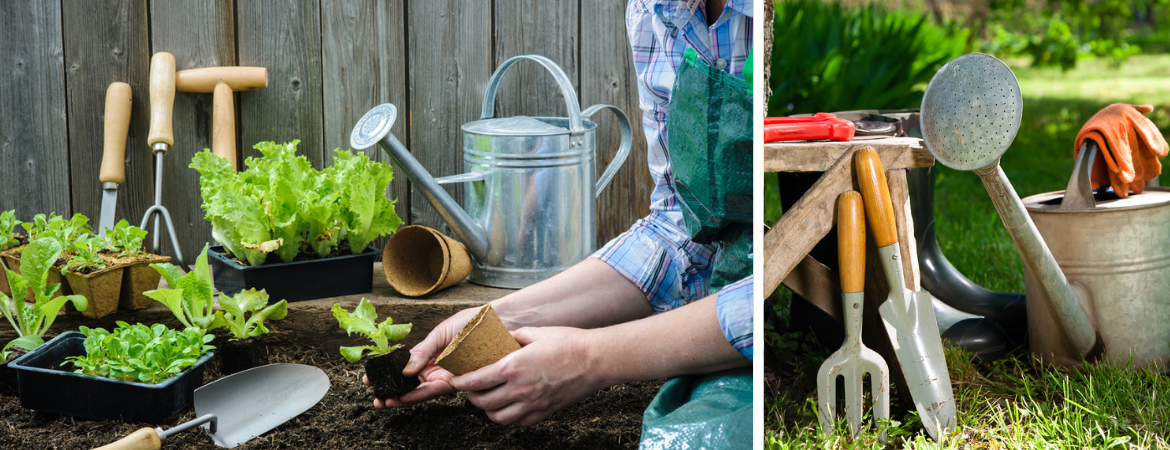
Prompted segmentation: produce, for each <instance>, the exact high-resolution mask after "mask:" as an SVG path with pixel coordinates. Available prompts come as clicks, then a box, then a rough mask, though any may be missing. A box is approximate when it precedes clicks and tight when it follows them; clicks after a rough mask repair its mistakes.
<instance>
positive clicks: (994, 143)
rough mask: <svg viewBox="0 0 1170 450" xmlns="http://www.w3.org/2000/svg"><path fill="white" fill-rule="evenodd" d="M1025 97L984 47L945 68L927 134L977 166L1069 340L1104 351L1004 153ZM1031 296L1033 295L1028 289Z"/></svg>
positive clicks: (943, 153)
mask: <svg viewBox="0 0 1170 450" xmlns="http://www.w3.org/2000/svg"><path fill="white" fill-rule="evenodd" d="M1023 111H1024V102H1023V96H1022V95H1021V93H1020V85H1019V82H1017V80H1016V76H1015V74H1013V73H1012V71H1011V69H1010V68H1008V66H1007V64H1004V63H1003V61H1000V60H998V59H996V58H995V57H994V56H991V55H987V54H983V53H969V54H966V55H962V56H960V57H958V58H955V59H953V60H951V61H950V62H948V63H947V64H946V65H944V66H943V67H942V68H941V69H939V70H938V73H936V74H935V75H934V77H932V78H931V80H930V84H928V85H927V87H926V92H925V93H924V94H923V97H922V107H921V120H922V138H923V141H925V143H926V148H927V149H928V150H930V153H931V154H932V155H934V158H935V159H936V160H938V162H940V163H942V164H943V165H945V166H947V167H950V168H952V169H955V170H971V171H974V172H975V174H976V175H979V178H980V180H982V181H983V186H984V187H985V188H987V191H988V194H989V195H990V196H991V200H992V203H994V204H995V209H996V211H998V212H999V216H1000V219H1002V221H1003V224H1004V227H1006V228H1007V230H1008V233H1010V234H1011V236H1012V241H1013V242H1014V243H1015V245H1016V248H1017V249H1018V250H1019V252H1020V256H1021V257H1022V258H1023V260H1024V266H1025V267H1026V269H1027V270H1028V272H1029V273H1030V274H1031V275H1032V276H1033V278H1034V279H1035V280H1036V281H1037V284H1038V285H1039V288H1040V289H1042V290H1044V291H1045V292H1047V293H1048V295H1046V296H1045V297H1046V298H1048V299H1051V301H1052V303H1053V305H1051V307H1052V309H1053V310H1054V311H1055V312H1056V315H1057V317H1058V318H1059V319H1060V322H1061V323H1062V324H1063V329H1064V333H1065V334H1066V335H1067V336H1068V338H1069V339H1068V340H1069V342H1071V343H1072V345H1073V347H1075V349H1076V350H1077V351H1078V352H1079V353H1080V354H1081V355H1082V356H1089V357H1091V356H1092V355H1093V354H1094V353H1096V352H1097V350H1099V340H1098V338H1097V334H1096V330H1095V329H1094V327H1093V325H1092V322H1091V321H1090V320H1089V314H1088V311H1089V310H1090V309H1089V306H1088V298H1087V294H1086V291H1085V290H1084V289H1082V288H1080V287H1079V286H1074V285H1072V284H1070V283H1069V281H1068V279H1067V278H1066V277H1065V276H1064V273H1063V272H1061V270H1060V267H1059V266H1058V265H1057V263H1056V259H1055V258H1054V257H1053V256H1052V252H1051V251H1049V249H1048V247H1047V245H1046V244H1045V243H1044V239H1043V238H1042V237H1041V236H1040V232H1039V231H1038V230H1037V229H1036V225H1035V224H1034V223H1033V222H1032V219H1031V218H1030V217H1029V216H1028V214H1027V213H1026V212H1025V209H1024V204H1023V202H1022V201H1021V200H1020V197H1019V195H1017V194H1016V191H1015V190H1014V189H1013V188H1012V185H1011V182H1010V181H1008V179H1007V176H1006V175H1005V174H1004V172H1003V169H1001V168H1000V166H999V159H1000V157H1001V156H1003V154H1004V152H1006V151H1007V149H1008V147H1010V146H1011V144H1012V141H1013V140H1015V138H1016V133H1017V132H1018V131H1019V129H1020V121H1021V120H1022V118H1023ZM1029 298H1031V295H1029Z"/></svg>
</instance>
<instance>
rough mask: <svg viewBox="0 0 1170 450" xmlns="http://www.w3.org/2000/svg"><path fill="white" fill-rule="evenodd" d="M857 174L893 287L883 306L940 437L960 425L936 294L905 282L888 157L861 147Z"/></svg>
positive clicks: (922, 408)
mask: <svg viewBox="0 0 1170 450" xmlns="http://www.w3.org/2000/svg"><path fill="white" fill-rule="evenodd" d="M854 173H856V174H857V185H858V187H859V190H860V191H861V197H862V198H863V199H864V200H865V215H866V218H868V219H869V226H870V229H871V230H872V231H873V241H874V244H875V245H877V247H878V249H877V250H878V256H879V259H880V260H881V262H882V268H883V269H884V272H885V274H886V283H887V284H888V285H889V287H890V295H889V298H888V299H886V301H885V302H883V303H882V304H881V306H879V307H878V313H880V314H881V317H882V323H883V324H884V325H885V328H886V333H887V334H888V335H889V337H890V345H891V346H893V348H894V354H895V355H896V356H897V358H898V364H899V365H900V366H901V368H902V375H903V376H905V378H906V384H907V386H909V388H910V396H911V398H912V399H913V400H914V408H915V409H917V410H918V417H919V418H921V419H922V425H923V426H924V427H925V428H926V432H927V433H929V434H930V436H931V437H932V438H934V439H938V438H939V436H941V435H942V433H943V432H944V431H945V430H949V429H950V428H951V427H952V426H953V425H954V424H955V398H954V392H953V391H952V390H951V377H950V375H949V374H948V373H947V361H946V358H945V357H944V356H943V346H942V337H940V336H939V332H938V321H937V319H936V318H935V316H934V307H933V306H932V301H931V298H930V293H928V292H926V291H911V290H910V289H906V287H905V286H906V282H905V279H904V278H903V276H902V255H901V250H899V248H898V232H897V225H896V224H895V223H894V204H893V202H892V201H890V188H889V186H888V185H886V172H885V170H884V169H883V168H882V161H881V159H879V158H878V154H877V152H876V151H874V150H873V148H871V147H866V148H863V149H861V150H859V151H858V152H857V154H856V156H855V157H854Z"/></svg>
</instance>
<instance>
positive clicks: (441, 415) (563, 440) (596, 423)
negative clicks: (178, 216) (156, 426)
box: [0, 347, 662, 450]
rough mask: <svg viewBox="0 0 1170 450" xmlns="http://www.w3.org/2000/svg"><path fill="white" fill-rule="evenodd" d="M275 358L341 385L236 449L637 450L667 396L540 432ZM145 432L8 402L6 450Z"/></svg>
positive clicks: (316, 353)
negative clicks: (397, 396) (653, 410)
mask: <svg viewBox="0 0 1170 450" xmlns="http://www.w3.org/2000/svg"><path fill="white" fill-rule="evenodd" d="M270 351H271V354H270V359H271V362H274V363H276V362H295V363H301V364H309V365H313V366H317V367H320V368H321V369H322V370H324V371H325V373H326V374H328V375H329V380H330V383H331V385H332V386H331V387H330V389H329V393H328V394H326V395H325V398H324V399H322V400H321V402H320V403H319V404H317V406H314V407H313V408H311V409H309V410H308V411H305V412H304V413H302V414H301V415H300V416H297V417H295V418H293V419H292V420H289V421H288V422H286V423H284V424H283V425H280V426H278V427H276V428H275V429H273V430H272V431H269V432H268V433H265V434H264V435H262V436H259V437H256V438H254V439H252V440H250V441H248V442H246V443H244V444H241V445H240V446H238V447H236V448H237V449H244V450H250V449H277V448H279V449H309V448H316V449H350V448H353V449H359V448H391V449H400V448H409V449H451V448H458V449H513V448H515V449H556V450H564V449H609V448H637V446H638V438H639V436H640V434H641V428H642V412H643V411H644V410H645V409H646V406H648V405H649V404H650V401H651V400H652V399H653V398H654V395H655V394H656V393H657V392H658V389H659V388H660V387H662V382H661V381H657V382H642V383H631V384H623V385H618V386H614V387H611V388H608V389H605V390H602V391H600V392H597V393H596V394H594V395H592V396H590V397H588V398H586V399H585V400H582V401H581V402H579V403H577V404H576V405H573V406H571V407H569V408H566V409H564V410H561V411H559V412H557V413H554V414H553V415H551V416H549V417H548V418H546V419H544V421H542V422H540V423H539V424H537V425H535V426H531V427H521V426H516V425H499V424H496V423H494V422H492V421H491V420H490V419H488V418H487V415H486V414H484V412H483V411H482V410H480V409H479V408H476V407H475V406H474V405H472V404H471V403H470V402H468V400H467V396H466V395H465V394H456V395H450V396H446V397H441V398H438V399H435V400H432V401H429V402H426V403H422V404H419V405H415V406H413V407H409V408H400V409H384V410H378V409H374V404H373V398H374V397H373V395H372V391H371V389H370V388H369V387H368V386H365V385H364V384H362V381H361V378H362V371H363V368H362V366H361V365H359V364H350V363H348V362H346V361H345V360H344V359H343V358H342V357H341V355H339V354H338V353H337V350H336V349H332V350H329V351H325V350H321V349H317V348H313V347H273V348H270ZM395 353H397V352H395ZM402 353H407V352H402ZM220 376H221V375H220V373H219V372H218V370H216V369H215V368H209V369H208V370H207V373H206V374H205V376H204V382H205V383H206V382H210V381H213V380H215V379H217V378H219V377H220ZM293 394H294V395H295V393H293ZM127 401H134V400H133V399H127ZM194 418H195V413H194V410H193V408H191V407H188V408H187V409H185V410H184V411H182V412H181V413H180V414H176V415H175V416H174V417H171V418H169V419H168V420H167V421H166V422H164V423H163V424H162V428H163V429H167V428H171V427H173V426H175V425H178V424H180V423H182V422H185V421H187V420H191V419H194ZM144 426H148V425H145V424H140V423H123V422H118V421H97V420H87V419H79V418H74V417H68V416H60V415H55V414H44V413H38V412H36V411H32V410H28V409H23V408H21V407H20V400H19V399H18V398H16V397H14V396H11V395H2V394H0V449H31V448H52V449H89V448H93V447H97V446H100V445H105V444H108V443H110V442H114V441H116V440H118V439H120V438H122V437H124V436H126V435H128V434H130V433H132V432H134V431H135V430H137V429H139V428H142V427H144ZM163 448H164V449H208V450H210V449H218V448H219V447H217V446H216V445H215V444H214V443H213V442H212V441H211V438H210V437H209V436H207V435H206V433H205V432H204V431H203V430H201V429H196V430H189V431H185V432H182V433H179V434H176V435H175V436H172V437H171V438H170V439H168V440H167V442H166V443H164V444H163Z"/></svg>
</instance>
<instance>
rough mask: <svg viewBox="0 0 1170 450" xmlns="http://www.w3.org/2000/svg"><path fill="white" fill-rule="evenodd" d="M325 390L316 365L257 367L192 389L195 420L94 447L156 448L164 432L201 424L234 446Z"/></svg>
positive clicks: (220, 441)
mask: <svg viewBox="0 0 1170 450" xmlns="http://www.w3.org/2000/svg"><path fill="white" fill-rule="evenodd" d="M327 392H329V376H327V375H325V372H324V371H322V370H321V369H318V368H316V367H313V366H306V365H303V364H269V365H266V366H260V367H255V368H252V369H248V370H245V371H243V372H239V373H236V374H233V375H229V376H226V377H223V378H220V379H218V380H215V381H213V382H211V383H208V384H207V385H206V386H203V387H201V388H199V389H196V390H195V416H196V418H195V419H194V420H191V421H188V422H184V423H182V424H179V425H178V426H176V427H174V428H171V429H169V430H165V431H164V430H163V429H162V428H142V429H139V430H138V431H135V432H133V433H131V434H130V435H129V436H126V437H124V438H122V439H121V440H119V441H117V442H114V443H112V444H109V445H105V446H102V447H99V448H97V449H95V450H158V449H159V447H161V446H162V443H163V442H166V439H167V438H168V437H170V436H173V435H174V434H176V433H179V432H181V431H186V430H189V429H191V428H195V427H198V426H200V425H203V427H204V428H207V429H208V433H209V434H210V435H211V439H212V440H214V441H215V445H218V446H220V447H226V448H232V447H235V446H237V445H240V444H242V443H244V442H247V441H248V440H249V439H252V438H254V437H256V436H259V435H261V434H264V433H266V432H268V430H271V429H273V428H276V427H277V426H279V425H280V424H282V423H285V422H287V421H288V420H289V419H292V418H293V417H296V416H297V415H299V414H300V413H302V412H305V411H306V410H308V409H309V408H312V407H313V406H314V405H316V404H317V402H320V401H321V399H322V398H324V397H325V393H327ZM290 393H295V395H290Z"/></svg>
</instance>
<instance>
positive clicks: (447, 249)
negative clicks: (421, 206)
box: [382, 225, 471, 297]
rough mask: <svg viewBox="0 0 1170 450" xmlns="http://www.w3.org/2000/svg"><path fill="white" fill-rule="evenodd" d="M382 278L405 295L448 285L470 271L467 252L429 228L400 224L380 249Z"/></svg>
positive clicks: (415, 295) (430, 291)
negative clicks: (401, 225) (384, 275)
mask: <svg viewBox="0 0 1170 450" xmlns="http://www.w3.org/2000/svg"><path fill="white" fill-rule="evenodd" d="M382 271H383V272H385V274H386V281H388V282H389V283H390V286H391V287H393V288H394V290H396V291H398V293H400V294H402V295H405V296H407V297H418V296H422V295H428V294H432V293H434V292H438V291H440V290H443V289H446V288H449V287H451V286H454V285H456V284H458V283H459V282H460V281H463V279H464V278H467V274H469V273H471V255H470V254H469V253H467V248H466V247H464V246H463V244H461V243H459V241H456V240H454V239H451V238H449V237H447V236H446V235H444V234H443V233H440V232H438V231H437V230H434V229H432V228H427V227H424V226H421V225H410V226H405V227H401V228H399V229H398V232H396V233H394V235H393V236H390V239H389V240H387V241H386V247H385V248H383V249H382Z"/></svg>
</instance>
